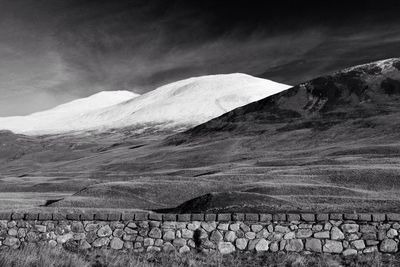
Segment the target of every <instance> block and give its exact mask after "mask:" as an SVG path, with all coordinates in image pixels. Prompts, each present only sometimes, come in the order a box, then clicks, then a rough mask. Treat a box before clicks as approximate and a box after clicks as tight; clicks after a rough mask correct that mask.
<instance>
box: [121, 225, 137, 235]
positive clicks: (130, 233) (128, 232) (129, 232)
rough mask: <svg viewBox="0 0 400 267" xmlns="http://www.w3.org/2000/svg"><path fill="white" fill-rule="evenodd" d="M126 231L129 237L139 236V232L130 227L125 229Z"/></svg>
mask: <svg viewBox="0 0 400 267" xmlns="http://www.w3.org/2000/svg"><path fill="white" fill-rule="evenodd" d="M124 231H125V233H127V234H128V235H137V234H138V231H137V230H134V229H132V228H129V227H125V229H124Z"/></svg>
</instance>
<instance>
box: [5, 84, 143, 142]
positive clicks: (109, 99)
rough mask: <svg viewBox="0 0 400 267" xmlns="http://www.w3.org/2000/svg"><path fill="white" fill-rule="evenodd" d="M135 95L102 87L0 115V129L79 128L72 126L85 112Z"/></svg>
mask: <svg viewBox="0 0 400 267" xmlns="http://www.w3.org/2000/svg"><path fill="white" fill-rule="evenodd" d="M138 96H139V95H138V94H135V93H132V92H129V91H104V92H100V93H97V94H94V95H92V96H89V97H85V98H81V99H77V100H74V101H71V102H68V103H66V104H62V105H59V106H57V107H55V108H52V109H50V110H46V111H41V112H37V113H33V114H31V115H28V116H15V117H3V118H1V117H0V129H1V130H10V131H13V132H15V133H24V134H46V133H60V132H63V131H72V130H79V128H76V127H77V126H78V125H79V123H80V122H81V123H83V121H84V119H82V118H84V117H85V116H86V115H87V114H89V113H93V112H99V110H102V109H104V108H106V107H109V106H114V105H116V104H118V103H122V102H125V101H128V100H131V99H133V98H135V97H138Z"/></svg>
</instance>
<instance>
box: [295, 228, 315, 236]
mask: <svg viewBox="0 0 400 267" xmlns="http://www.w3.org/2000/svg"><path fill="white" fill-rule="evenodd" d="M312 235H313V232H312V230H310V229H299V230H297V233H296V238H307V237H310V236H312Z"/></svg>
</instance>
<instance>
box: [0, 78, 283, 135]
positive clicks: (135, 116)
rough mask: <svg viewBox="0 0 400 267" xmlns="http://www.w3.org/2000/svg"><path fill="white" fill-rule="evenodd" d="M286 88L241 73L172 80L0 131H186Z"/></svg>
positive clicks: (18, 120) (9, 121) (14, 122)
mask: <svg viewBox="0 0 400 267" xmlns="http://www.w3.org/2000/svg"><path fill="white" fill-rule="evenodd" d="M287 88H289V86H288V85H284V84H279V83H275V82H272V81H269V80H265V79H260V78H256V77H252V76H249V75H245V74H226V75H210V76H202V77H196V78H190V79H186V80H182V81H178V82H174V83H171V84H168V85H165V86H162V87H159V88H157V89H155V90H154V91H151V92H149V93H146V94H144V95H141V96H137V95H133V94H132V95H130V94H128V93H127V92H124V93H123V94H124V97H125V96H127V97H126V98H121V94H122V93H121V92H118V93H117V92H108V93H107V94H106V93H101V95H100V96H101V97H99V96H98V95H95V96H92V97H89V98H88V99H85V100H76V101H73V102H71V103H68V104H65V105H62V106H59V107H56V108H55V109H51V110H48V111H44V112H40V113H35V114H32V115H29V116H26V117H11V118H1V119H0V125H1V126H0V127H1V128H2V129H5V130H11V131H13V132H16V133H24V134H55V133H65V132H73V131H88V130H100V131H101V130H109V129H114V128H125V127H130V128H131V129H132V130H136V131H139V132H143V131H147V130H149V129H150V130H165V129H177V130H179V129H187V128H190V127H192V126H195V125H198V124H201V123H204V122H206V121H208V120H210V119H212V118H215V117H218V116H220V115H222V114H223V113H226V112H228V111H230V110H232V109H234V108H237V107H239V106H242V105H245V104H248V103H250V102H253V101H256V100H259V99H262V98H264V97H267V96H269V95H272V94H275V93H278V92H280V91H282V90H284V89H287ZM103 96H104V97H103ZM134 96H135V97H134ZM114 97H118V100H121V101H115V102H116V103H114V105H108V104H107V105H104V106H102V107H101V106H100V105H99V104H98V103H100V102H101V100H105V101H107V102H113V99H114ZM108 99H111V100H110V101H108ZM93 100H96V101H93ZM88 106H89V107H93V108H91V109H88Z"/></svg>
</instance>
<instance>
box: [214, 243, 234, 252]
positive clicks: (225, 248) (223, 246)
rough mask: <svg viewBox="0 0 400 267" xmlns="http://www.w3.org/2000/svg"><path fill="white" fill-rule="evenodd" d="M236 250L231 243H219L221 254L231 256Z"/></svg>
mask: <svg viewBox="0 0 400 267" xmlns="http://www.w3.org/2000/svg"><path fill="white" fill-rule="evenodd" d="M235 250H236V249H235V246H234V245H233V244H232V243H230V242H219V243H218V251H219V252H220V253H221V254H230V253H232V252H234V251H235Z"/></svg>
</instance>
